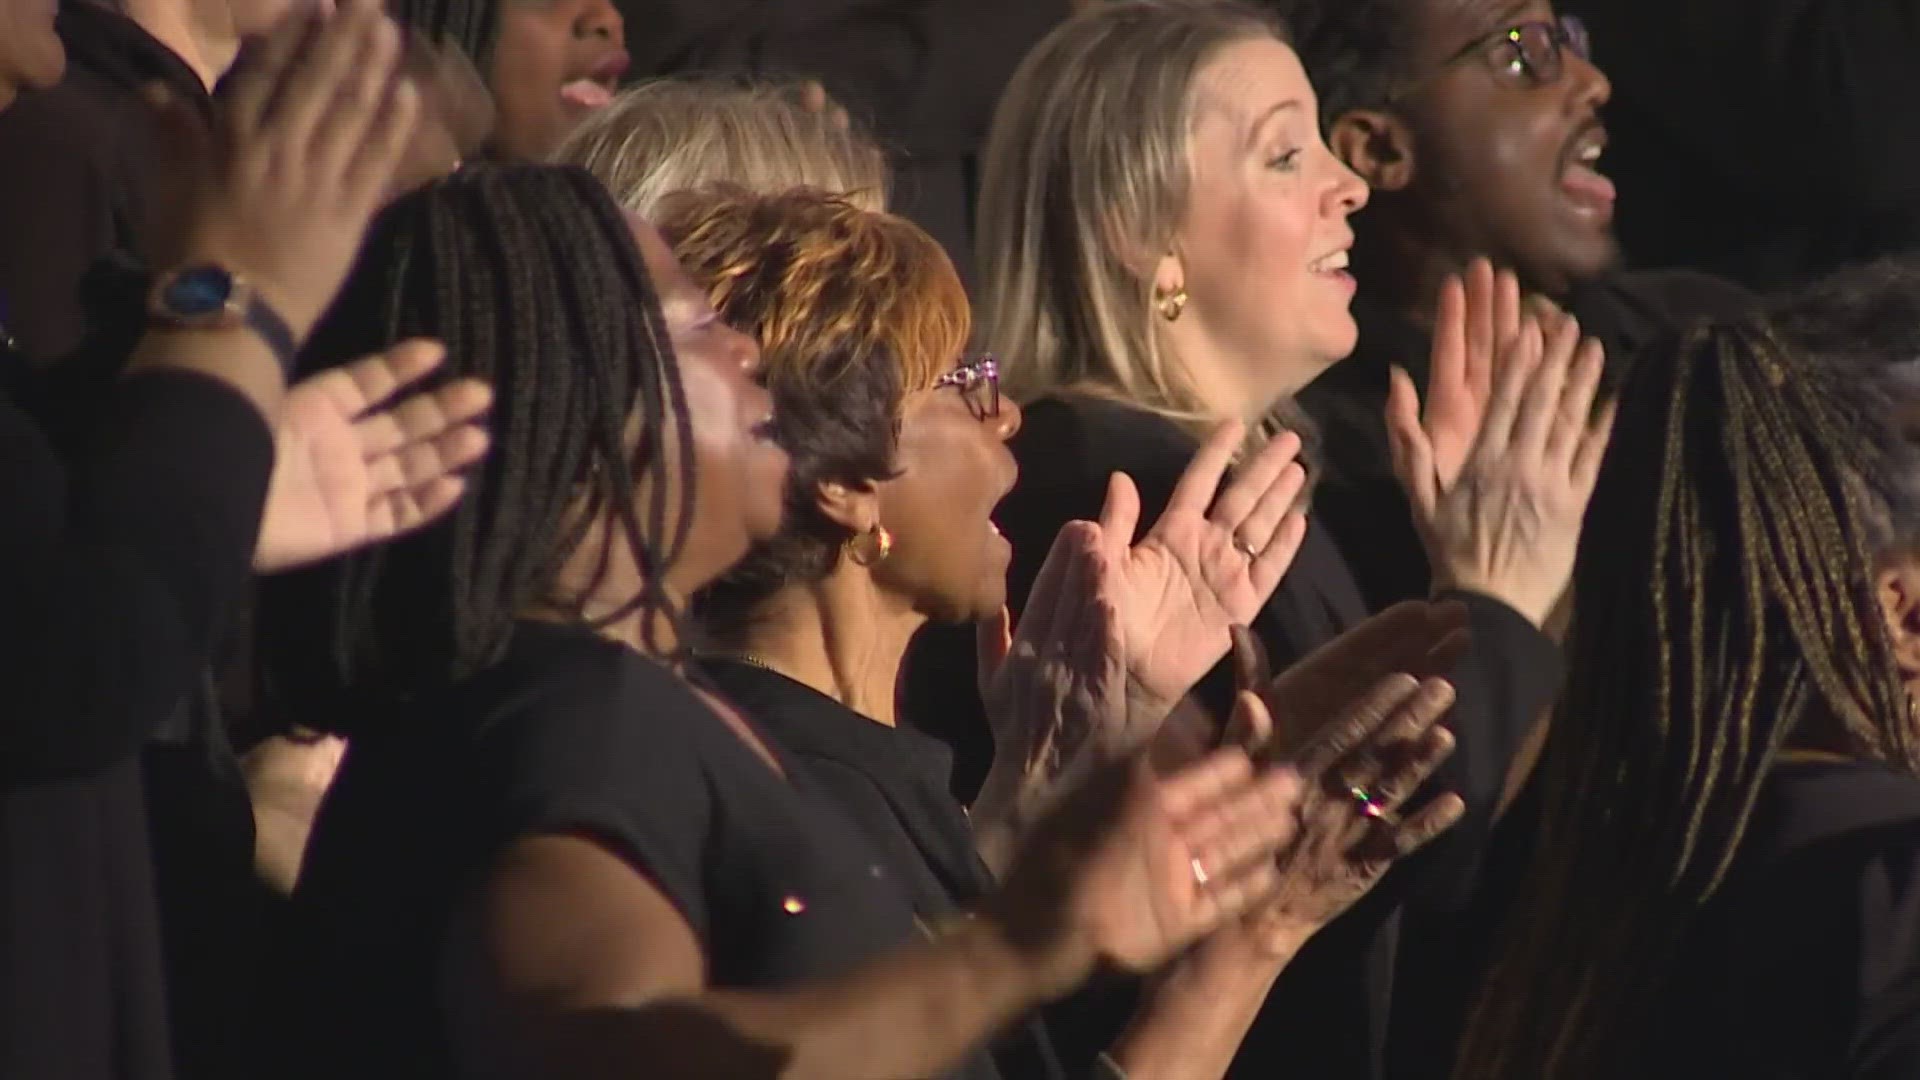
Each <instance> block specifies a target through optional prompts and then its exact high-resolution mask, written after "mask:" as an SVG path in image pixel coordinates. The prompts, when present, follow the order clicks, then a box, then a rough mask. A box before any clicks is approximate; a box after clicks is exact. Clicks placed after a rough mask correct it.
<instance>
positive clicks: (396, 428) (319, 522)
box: [254, 341, 491, 573]
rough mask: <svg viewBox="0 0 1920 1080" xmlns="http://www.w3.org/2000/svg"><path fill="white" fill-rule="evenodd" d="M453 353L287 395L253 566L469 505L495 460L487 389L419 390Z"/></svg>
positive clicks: (349, 369)
mask: <svg viewBox="0 0 1920 1080" xmlns="http://www.w3.org/2000/svg"><path fill="white" fill-rule="evenodd" d="M444 357H445V353H444V352H443V351H442V349H441V348H440V346H439V345H438V344H436V343H434V342H429V341H410V342H405V343H402V344H400V345H397V346H395V347H394V348H392V349H390V350H388V351H387V352H385V353H381V354H377V355H374V356H370V357H367V358H366V359H364V360H360V361H357V362H355V363H352V364H348V365H346V366H344V367H339V368H334V369H332V370H330V371H325V372H322V373H320V374H318V375H314V376H312V377H310V378H308V379H306V380H304V381H302V382H300V383H298V384H296V385H295V386H294V387H293V388H292V389H291V390H289V391H288V392H287V397H286V400H285V403H284V404H283V406H282V409H281V413H280V420H279V424H278V426H277V428H276V430H275V436H274V444H275V445H274V467H273V479H272V481H271V482H270V484H269V486H268V489H267V506H266V513H265V515H264V517H263V518H262V520H261V525H260V539H259V542H258V544H257V545H256V547H255V553H254V569H255V570H257V571H260V572H263V573H266V572H273V571H278V570H288V569H292V568H293V567H296V566H300V565H303V564H306V563H311V562H316V561H319V560H321V559H326V558H331V557H333V556H336V555H340V554H344V553H345V552H348V551H351V550H353V549H355V548H358V547H362V546H364V545H367V544H373V543H378V542H380V541H382V540H387V539H390V538H391V537H394V536H397V535H399V534H401V533H404V532H407V531H408V530H411V529H415V528H418V527H420V526H422V525H425V524H426V523H428V522H430V521H433V520H434V519H436V518H438V517H439V516H440V515H441V514H443V513H445V512H446V511H447V510H448V509H450V508H451V507H452V506H453V505H454V504H455V503H456V502H458V501H459V498H460V494H461V491H462V487H463V481H462V480H461V478H460V476H459V475H458V470H460V469H462V468H465V467H466V466H468V465H471V464H472V463H473V462H475V461H477V460H479V458H480V456H481V455H482V454H484V453H485V452H486V448H487V436H486V432H485V430H484V429H483V428H482V427H481V425H480V416H481V414H482V413H484V412H485V411H486V409H487V406H488V405H489V404H490V402H491V395H490V393H489V392H488V390H487V388H486V386H485V385H483V384H481V383H479V382H477V381H475V380H473V379H461V380H459V381H457V382H453V383H449V384H447V385H445V386H441V387H439V388H437V389H434V390H430V391H418V392H413V393H408V392H407V388H408V387H411V386H413V385H414V384H416V383H418V382H419V381H420V380H421V379H422V378H424V377H426V376H427V375H428V374H429V373H430V372H432V371H433V370H434V369H435V368H437V367H438V366H439V365H440V362H441V360H442V359H443V358H444Z"/></svg>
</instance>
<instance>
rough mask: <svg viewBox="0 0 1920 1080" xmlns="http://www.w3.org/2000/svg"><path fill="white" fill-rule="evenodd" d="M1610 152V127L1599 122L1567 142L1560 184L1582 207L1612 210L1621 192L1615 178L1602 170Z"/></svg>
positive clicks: (1595, 210)
mask: <svg viewBox="0 0 1920 1080" xmlns="http://www.w3.org/2000/svg"><path fill="white" fill-rule="evenodd" d="M1606 152H1607V129H1606V128H1604V127H1602V126H1601V125H1600V123H1599V122H1598V121H1595V122H1594V123H1592V124H1590V125H1588V126H1587V127H1586V129H1585V130H1583V131H1581V132H1580V134H1579V135H1577V136H1575V137H1574V139H1573V141H1572V142H1571V143H1569V144H1568V145H1567V152H1566V155H1565V160H1564V162H1563V164H1562V165H1561V168H1560V187H1561V190H1563V191H1565V192H1566V193H1567V195H1568V196H1570V197H1571V198H1572V199H1573V201H1574V202H1575V203H1576V204H1577V205H1579V206H1580V207H1581V208H1583V209H1586V210H1590V211H1594V212H1609V213H1610V212H1611V211H1612V210H1613V203H1614V199H1615V198H1616V197H1617V193H1616V192H1615V190H1614V186H1613V181H1612V180H1611V179H1609V178H1608V177H1607V175H1606V174H1605V173H1603V172H1601V171H1600V158H1601V157H1602V155H1604V154H1605V153H1606Z"/></svg>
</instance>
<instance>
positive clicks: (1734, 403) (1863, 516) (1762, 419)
mask: <svg viewBox="0 0 1920 1080" xmlns="http://www.w3.org/2000/svg"><path fill="white" fill-rule="evenodd" d="M1916 346H1920V274H1916V273H1915V272H1914V271H1913V270H1912V269H1909V268H1903V267H1897V266H1881V267H1875V268H1870V269H1867V270H1861V271H1855V272H1853V273H1851V274H1848V275H1844V276H1842V277H1840V278H1838V279H1836V280H1834V281H1832V282H1829V283H1827V284H1826V285H1824V286H1822V287H1820V288H1817V289H1814V290H1812V291H1810V292H1808V293H1805V294H1803V295H1802V296H1800V297H1797V298H1795V299H1794V300H1793V301H1792V302H1790V303H1789V304H1788V305H1786V306H1784V307H1781V308H1779V309H1776V310H1775V311H1773V312H1772V313H1771V314H1770V315H1767V314H1763V315H1756V316H1753V317H1751V318H1749V319H1747V320H1744V321H1741V322H1738V323H1732V324H1721V325H1714V326H1708V327H1706V328H1703V329H1700V330H1697V331H1695V332H1693V333H1691V334H1689V335H1687V336H1686V337H1685V338H1684V339H1682V340H1681V341H1679V342H1678V343H1677V348H1676V349H1675V350H1674V351H1673V352H1672V355H1665V356H1662V355H1656V356H1652V357H1649V358H1646V359H1643V360H1642V361H1641V362H1640V363H1638V364H1636V365H1635V366H1634V368H1633V369H1632V371H1631V373H1630V374H1629V375H1628V377H1627V381H1626V383H1625V384H1624V387H1623V391H1622V395H1621V396H1622V403H1621V404H1622V408H1621V411H1620V415H1619V420H1618V423H1617V426H1616V428H1615V431H1614V435H1613V442H1612V445H1611V447H1610V448H1609V451H1608V454H1607V460H1606V463H1605V465H1604V467H1603V469H1602V473H1601V477H1600V482H1599V485H1598V488H1597V489H1596V491H1595V494H1594V498H1593V503H1592V506H1591V508H1590V511H1589V513H1588V515H1587V519H1586V520H1587V532H1586V533H1585V534H1584V535H1583V536H1582V538H1581V544H1580V553H1579V557H1578V560H1577V564H1576V567H1575V573H1574V589H1575V596H1576V597H1577V611H1576V614H1575V621H1574V627H1573V631H1572V635H1571V638H1570V640H1569V643H1568V651H1569V678H1568V683H1567V686H1566V689H1565V693H1564V695H1563V697H1562V699H1561V701H1560V704H1559V707H1558V709H1557V711H1556V713H1555V715H1554V718H1553V727H1552V730H1551V733H1550V734H1549V736H1548V742H1547V746H1546V749H1545V751H1544V753H1543V755H1542V760H1541V764H1540V768H1539V772H1538V774H1537V776H1536V777H1535V781H1536V783H1537V785H1538V786H1539V788H1540V790H1541V792H1542V794H1543V796H1544V802H1543V808H1544V809H1543V816H1542V818H1541V822H1540V833H1539V836H1538V842H1539V843H1538V848H1537V850H1538V851H1539V852H1541V854H1540V856H1539V857H1538V859H1537V861H1536V863H1535V865H1534V866H1533V867H1532V869H1531V871H1530V874H1529V876H1528V878H1527V880H1526V882H1525V884H1524V885H1523V886H1522V888H1521V889H1520V891H1519V893H1518V895H1516V896H1515V897H1514V898H1513V908H1512V910H1513V912H1514V915H1513V917H1512V920H1511V922H1510V924H1509V926H1508V928H1507V931H1506V934H1505V940H1504V941H1503V942H1502V943H1501V945H1500V947H1499V949H1498V950H1497V952H1496V958H1495V963H1494V966H1493V968H1492V971H1491V974H1490V976H1489V979H1488V982H1487V984H1486V985H1485V986H1484V987H1483V989H1482V993H1481V997H1480V1000H1479V1002H1478V1005H1477V1007H1476V1009H1475V1011H1474V1014H1473V1017H1472V1019H1471V1020H1470V1022H1469V1025H1468V1030H1467V1033H1466V1036H1465V1040H1464V1042H1463V1045H1462V1053H1461V1057H1460V1059H1459V1062H1458V1065H1457V1068H1456V1072H1455V1075H1456V1076H1458V1077H1462V1078H1466V1077H1471V1078H1473V1080H1521V1078H1525V1080H1538V1078H1540V1077H1548V1076H1550V1077H1554V1078H1556V1080H1597V1078H1601V1077H1605V1078H1608V1080H1611V1078H1614V1077H1621V1076H1630V1075H1641V1074H1643V1073H1644V1072H1645V1069H1644V1068H1643V1067H1642V1066H1643V1064H1644V1063H1645V1062H1646V1060H1647V1058H1646V1055H1648V1054H1650V1053H1652V1052H1655V1050H1656V1048H1654V1047H1652V1046H1651V1045H1650V1043H1651V1041H1652V1040H1651V1039H1650V1038H1649V1036H1648V1025H1649V1024H1650V1022H1651V1021H1652V1020H1653V1019H1654V1015H1653V1007H1654V1005H1655V1004H1656V1001H1657V998H1656V997H1655V994H1656V993H1657V992H1658V991H1657V988H1658V987H1659V986H1660V985H1661V984H1662V982H1663V980H1664V977H1665V975H1666V974H1667V972H1666V964H1667V963H1668V962H1669V960H1670V958H1671V957H1672V955H1673V953H1674V951H1675V950H1676V948H1677V946H1678V945H1679V944H1680V942H1681V940H1682V938H1683V937H1684V936H1685V935H1686V933H1687V932H1688V930H1689V928H1690V927H1691V925H1692V920H1693V918H1694V916H1695V914H1696V913H1697V912H1698V911H1699V910H1700V908H1701V907H1702V906H1703V905H1704V904H1705V903H1707V901H1709V900H1710V899H1711V898H1712V897H1713V896H1714V895H1715V893H1716V891H1717V890H1718V889H1719V888H1720V886H1721V884H1722V882H1723V880H1724V879H1725V877H1726V875H1727V873H1728V870H1729V868H1730V866H1731V865H1732V864H1733V861H1734V858H1735V856H1736V854H1737V853H1738V851H1739V848H1740V844H1741V838H1742V835H1743V832H1744V830H1745V828H1746V826H1747V821H1748V818H1749V816H1750V814H1751V813H1752V810H1753V807H1754V804H1755V800H1756V799H1757V797H1758V795H1759V793H1760V790H1761V787H1762V785H1763V784H1764V783H1765V782H1766V780H1767V778H1768V776H1769V774H1770V773H1771V771H1772V769H1773V766H1774V764H1775V762H1776V760H1777V757H1778V755H1779V753H1780V751H1781V750H1782V749H1783V748H1789V747H1792V748H1802V749H1819V750H1827V751H1833V752H1839V753H1843V754H1846V755H1848V756H1851V757H1853V758H1856V759H1861V760H1868V761H1876V762H1881V763H1884V764H1886V765H1888V766H1890V767H1892V768H1894V769H1897V770H1899V771H1902V772H1904V773H1907V774H1916V773H1920V746H1916V732H1915V730H1914V726H1913V723H1912V720H1911V718H1910V717H1911V714H1910V711H1909V709H1910V706H1909V704H1908V701H1907V697H1906V693H1905V690H1904V689H1903V687H1902V686H1901V684H1900V681H1899V677H1898V672H1897V668H1896V665H1895V663H1894V660H1893V656H1892V653H1891V644H1890V642H1889V640H1888V638H1887V636H1886V631H1885V626H1884V623H1883V621H1882V616H1881V613H1880V610H1879V607H1878V605H1877V604H1876V602H1875V600H1874V596H1873V592H1872V572H1873V569H1874V567H1875V560H1876V558H1877V557H1878V556H1879V555H1880V553H1881V552H1882V551H1884V550H1886V548H1887V546H1888V545H1889V544H1893V543H1911V541H1913V540H1914V539H1915V538H1916V537H1920V491H1916V488H1915V485H1916V478H1920V454H1916V451H1915V447H1914V444H1913V443H1911V442H1909V441H1907V440H1906V439H1904V438H1903V437H1902V432H1901V430H1900V426H1899V424H1898V423H1897V417H1896V413H1897V412H1898V410H1899V409H1900V408H1901V407H1902V406H1910V405H1911V404H1912V403H1913V402H1914V400H1915V395H1914V393H1913V383H1912V380H1911V375H1910V374H1909V373H1907V372H1905V371H1903V370H1901V369H1902V368H1904V367H1908V366H1910V365H1909V364H1907V363H1906V362H1908V361H1911V360H1912V359H1913V358H1914V357H1915V356H1920V350H1916ZM1627 582H1649V583H1651V595H1650V596H1649V595H1648V594H1647V593H1643V592H1641V591H1640V590H1638V589H1625V588H1621V586H1622V585H1623V584H1624V583H1627Z"/></svg>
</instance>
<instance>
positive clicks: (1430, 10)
mask: <svg viewBox="0 0 1920 1080" xmlns="http://www.w3.org/2000/svg"><path fill="white" fill-rule="evenodd" d="M1412 6H1413V10H1414V13H1415V19H1416V29H1417V30H1418V34H1417V35H1416V40H1417V41H1418V42H1419V49H1420V51H1421V52H1422V53H1423V54H1427V55H1429V56H1439V57H1445V56H1451V55H1452V54H1454V53H1456V52H1458V51H1459V50H1460V49H1462V48H1464V47H1465V46H1466V45H1467V44H1469V43H1470V42H1472V41H1474V40H1475V39H1477V38H1481V37H1484V36H1486V35H1487V34H1492V33H1497V32H1498V31H1500V30H1503V29H1505V28H1507V27H1509V26H1512V25H1514V24H1515V23H1520V22H1527V21H1530V20H1533V19H1551V18H1553V14H1554V12H1553V4H1552V3H1550V2H1549V0H1414V3H1413V5H1412Z"/></svg>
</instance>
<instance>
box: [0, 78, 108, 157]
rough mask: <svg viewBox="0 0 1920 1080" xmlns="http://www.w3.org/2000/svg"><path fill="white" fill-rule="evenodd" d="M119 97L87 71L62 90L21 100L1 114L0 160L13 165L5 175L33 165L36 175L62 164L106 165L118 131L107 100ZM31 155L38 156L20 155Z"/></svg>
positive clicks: (62, 85)
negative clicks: (112, 96)
mask: <svg viewBox="0 0 1920 1080" xmlns="http://www.w3.org/2000/svg"><path fill="white" fill-rule="evenodd" d="M116 92H117V91H114V90H113V89H112V88H109V87H105V86H103V85H101V84H100V83H99V81H98V80H96V79H94V78H93V77H92V76H91V75H90V74H89V73H88V72H86V71H85V70H84V69H83V70H80V71H75V72H70V73H69V74H68V76H67V77H66V79H65V81H63V82H61V83H60V85H58V86H54V87H50V88H48V89H46V90H34V91H30V92H28V93H25V94H22V95H20V98H19V100H17V101H15V102H14V103H13V104H12V105H11V106H9V107H8V108H6V109H5V110H0V158H4V159H5V160H6V161H7V162H8V167H7V169H6V171H7V172H15V170H16V169H19V168H20V167H21V166H22V165H28V168H27V169H26V170H25V171H26V173H27V174H29V175H31V174H38V173H45V172H50V171H54V170H58V169H60V168H61V167H62V166H63V165H65V166H67V167H69V168H71V167H73V166H74V165H78V164H86V165H95V166H102V165H104V163H105V162H106V160H107V156H108V151H109V148H110V147H111V146H112V139H111V137H110V133H111V132H112V130H113V124H112V119H111V113H112V110H111V107H110V103H109V101H108V98H109V97H110V95H112V94H113V93H116ZM26 154H32V155H33V156H32V157H25V156H21V155H26ZM18 175H19V174H17V173H16V178H18Z"/></svg>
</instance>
